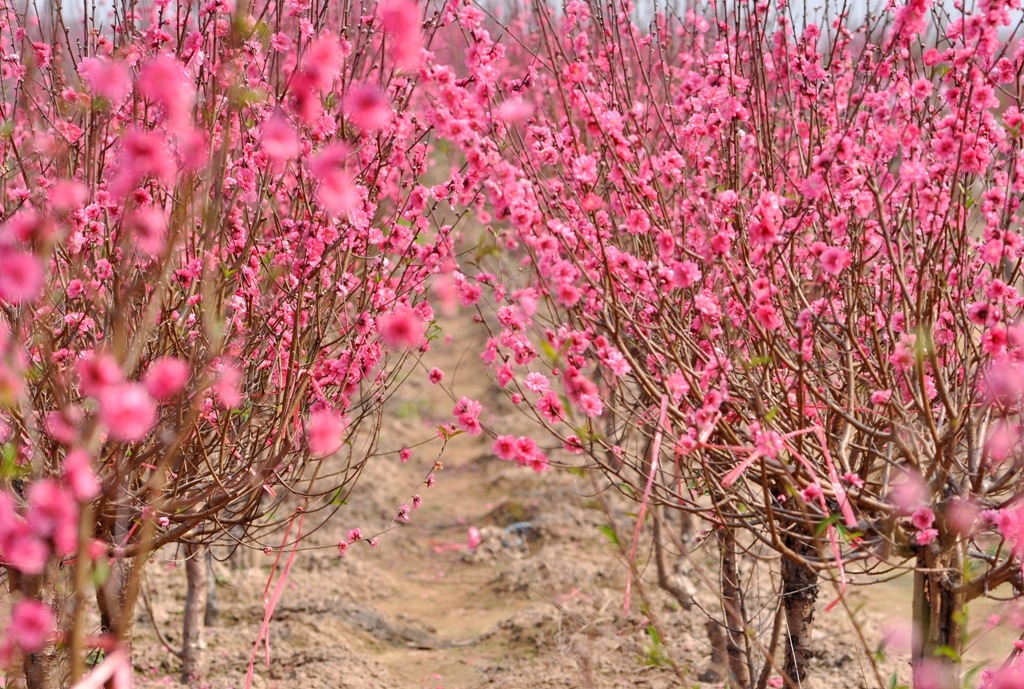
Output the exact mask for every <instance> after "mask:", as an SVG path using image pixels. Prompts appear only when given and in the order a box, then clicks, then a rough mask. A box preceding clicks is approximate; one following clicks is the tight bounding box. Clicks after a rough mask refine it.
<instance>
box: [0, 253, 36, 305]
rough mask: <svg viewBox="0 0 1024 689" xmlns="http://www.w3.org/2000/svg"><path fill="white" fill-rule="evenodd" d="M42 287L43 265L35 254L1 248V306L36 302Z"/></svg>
mask: <svg viewBox="0 0 1024 689" xmlns="http://www.w3.org/2000/svg"><path fill="white" fill-rule="evenodd" d="M42 287H43V265H42V263H40V261H39V259H38V258H37V257H36V256H35V255H34V254H32V253H29V252H28V251H20V250H18V249H12V248H10V247H3V246H0V304H14V305H17V304H21V303H23V302H26V301H34V300H35V299H36V298H37V297H38V296H39V294H40V292H41V291H42Z"/></svg>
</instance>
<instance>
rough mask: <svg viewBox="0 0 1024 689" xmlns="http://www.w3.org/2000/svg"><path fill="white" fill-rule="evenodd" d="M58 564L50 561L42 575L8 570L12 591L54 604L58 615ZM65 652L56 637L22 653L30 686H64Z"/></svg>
mask: <svg viewBox="0 0 1024 689" xmlns="http://www.w3.org/2000/svg"><path fill="white" fill-rule="evenodd" d="M56 576H57V571H56V565H55V563H53V562H52V560H51V561H50V562H48V563H47V564H46V568H45V569H44V570H43V572H42V573H41V574H36V575H32V576H28V575H25V574H21V573H19V572H17V571H16V570H14V569H9V570H8V577H9V580H10V586H11V590H16V591H17V592H18V593H19V594H21V596H22V597H23V598H25V599H33V600H37V601H39V602H41V603H44V604H45V605H48V606H50V608H51V609H52V610H53V611H54V615H55V616H57V614H58V610H57V607H56V603H57V587H56ZM61 660H62V654H61V652H60V649H59V648H58V647H57V644H56V643H55V642H54V640H53V639H50V640H49V641H47V643H46V645H45V646H44V647H43V648H42V649H41V650H39V651H37V652H35V653H25V654H24V655H23V656H22V663H21V666H22V672H23V673H24V679H25V684H24V686H25V688H26V689H61V686H62V682H63V678H64V668H62V667H61Z"/></svg>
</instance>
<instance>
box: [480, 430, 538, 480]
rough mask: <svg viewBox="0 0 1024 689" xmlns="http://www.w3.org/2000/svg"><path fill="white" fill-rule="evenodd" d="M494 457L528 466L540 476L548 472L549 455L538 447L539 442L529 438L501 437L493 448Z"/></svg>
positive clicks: (495, 440) (495, 441) (496, 440)
mask: <svg viewBox="0 0 1024 689" xmlns="http://www.w3.org/2000/svg"><path fill="white" fill-rule="evenodd" d="M491 451H492V452H493V453H494V455H495V456H496V457H497V458H498V459H501V460H504V461H506V462H515V463H516V464H517V465H519V466H528V467H530V468H531V469H533V470H534V471H536V472H537V473H538V474H539V473H542V472H545V471H547V470H548V469H549V468H550V466H549V464H548V458H547V455H545V454H544V452H543V451H541V449H540V448H539V447H538V446H537V442H536V441H535V440H534V439H533V438H530V437H527V436H522V435H521V436H519V437H514V436H511V435H499V436H498V437H497V438H495V439H494V444H493V445H492V446H491Z"/></svg>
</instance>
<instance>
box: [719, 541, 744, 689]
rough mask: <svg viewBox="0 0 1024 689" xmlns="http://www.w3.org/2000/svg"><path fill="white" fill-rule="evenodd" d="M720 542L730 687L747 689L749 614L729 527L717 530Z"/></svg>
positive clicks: (732, 688)
mask: <svg viewBox="0 0 1024 689" xmlns="http://www.w3.org/2000/svg"><path fill="white" fill-rule="evenodd" d="M718 541H719V547H720V548H721V551H722V566H721V576H722V608H723V609H724V610H725V636H726V644H725V649H726V653H727V654H728V655H729V687H730V689H748V687H750V673H749V672H748V667H747V662H746V653H745V652H744V648H745V645H744V644H745V637H746V622H745V617H746V616H745V615H744V614H743V589H742V588H741V587H740V575H739V559H738V556H737V552H736V537H735V535H734V534H733V533H732V531H731V530H730V529H729V527H722V528H720V529H718Z"/></svg>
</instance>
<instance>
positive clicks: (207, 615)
mask: <svg viewBox="0 0 1024 689" xmlns="http://www.w3.org/2000/svg"><path fill="white" fill-rule="evenodd" d="M203 559H204V560H206V612H204V613H203V625H204V626H206V627H213V626H216V624H217V620H219V619H220V605H218V601H217V574H216V573H215V572H214V571H213V556H212V554H211V553H210V548H209V546H207V548H206V557H205V558H203Z"/></svg>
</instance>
